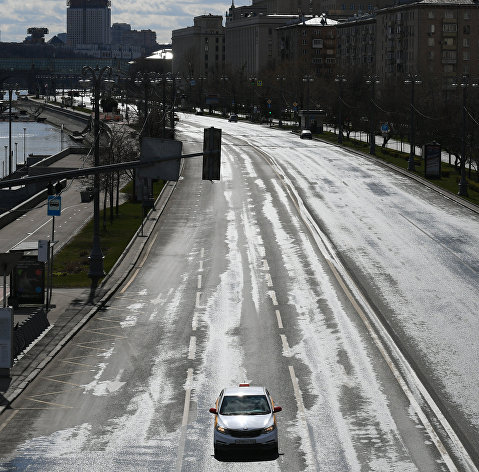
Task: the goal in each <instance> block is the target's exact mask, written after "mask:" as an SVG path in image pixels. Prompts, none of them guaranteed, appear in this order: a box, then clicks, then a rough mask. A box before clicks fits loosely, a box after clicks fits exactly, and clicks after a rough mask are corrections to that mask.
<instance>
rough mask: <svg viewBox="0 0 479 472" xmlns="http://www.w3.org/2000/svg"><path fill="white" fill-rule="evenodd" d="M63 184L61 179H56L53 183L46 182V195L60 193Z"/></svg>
mask: <svg viewBox="0 0 479 472" xmlns="http://www.w3.org/2000/svg"><path fill="white" fill-rule="evenodd" d="M63 187H64V185H63V184H62V183H61V181H58V182H57V183H56V184H55V185H53V184H52V183H51V182H48V185H47V194H48V195H60V193H61V192H62V190H63Z"/></svg>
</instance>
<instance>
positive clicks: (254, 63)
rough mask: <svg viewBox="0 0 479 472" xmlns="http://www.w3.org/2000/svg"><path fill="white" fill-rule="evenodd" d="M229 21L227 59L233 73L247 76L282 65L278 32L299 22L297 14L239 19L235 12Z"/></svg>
mask: <svg viewBox="0 0 479 472" xmlns="http://www.w3.org/2000/svg"><path fill="white" fill-rule="evenodd" d="M229 18H230V21H227V22H226V26H225V39H226V57H227V58H228V60H227V63H228V67H229V68H230V69H231V71H233V72H234V71H241V72H242V73H243V74H244V75H245V76H258V75H259V74H261V73H262V71H264V70H265V69H274V68H275V67H276V66H277V65H278V64H279V62H280V60H279V59H280V57H279V54H278V51H279V50H280V43H279V37H278V34H277V29H278V28H279V27H281V26H284V25H285V24H287V23H288V22H292V21H298V15H268V14H266V13H259V14H253V15H252V16H237V15H236V14H235V13H234V12H233V13H231V15H230V17H229Z"/></svg>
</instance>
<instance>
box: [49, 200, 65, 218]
mask: <svg viewBox="0 0 479 472" xmlns="http://www.w3.org/2000/svg"><path fill="white" fill-rule="evenodd" d="M61 213H62V197H61V196H60V195H48V205H47V215H48V216H60V215H61Z"/></svg>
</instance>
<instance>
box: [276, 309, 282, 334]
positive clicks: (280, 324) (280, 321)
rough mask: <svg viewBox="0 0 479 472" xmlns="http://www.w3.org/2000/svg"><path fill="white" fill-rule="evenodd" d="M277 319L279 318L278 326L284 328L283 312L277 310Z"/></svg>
mask: <svg viewBox="0 0 479 472" xmlns="http://www.w3.org/2000/svg"><path fill="white" fill-rule="evenodd" d="M276 319H277V320H278V328H279V329H283V320H282V319H281V313H280V312H279V310H276Z"/></svg>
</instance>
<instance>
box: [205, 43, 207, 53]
mask: <svg viewBox="0 0 479 472" xmlns="http://www.w3.org/2000/svg"><path fill="white" fill-rule="evenodd" d="M205 51H206V52H208V45H207V44H205Z"/></svg>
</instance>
